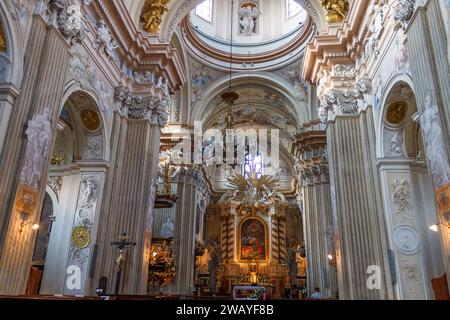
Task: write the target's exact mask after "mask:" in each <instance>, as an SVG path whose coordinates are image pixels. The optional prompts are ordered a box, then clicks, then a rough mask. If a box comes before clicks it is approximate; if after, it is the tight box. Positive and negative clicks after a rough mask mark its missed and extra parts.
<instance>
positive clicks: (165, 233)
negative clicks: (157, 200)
mask: <svg viewBox="0 0 450 320" xmlns="http://www.w3.org/2000/svg"><path fill="white" fill-rule="evenodd" d="M174 232H175V225H174V224H173V221H172V218H167V220H166V222H164V223H163V225H162V227H161V232H160V233H159V236H160V237H161V238H164V239H169V238H173V236H174Z"/></svg>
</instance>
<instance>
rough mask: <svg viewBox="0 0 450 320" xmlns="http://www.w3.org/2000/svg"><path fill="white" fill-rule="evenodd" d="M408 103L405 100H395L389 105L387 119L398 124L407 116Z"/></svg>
mask: <svg viewBox="0 0 450 320" xmlns="http://www.w3.org/2000/svg"><path fill="white" fill-rule="evenodd" d="M407 111H408V104H406V102H403V101H399V102H395V103H393V104H391V105H390V106H389V107H388V110H387V115H386V120H387V121H388V122H389V123H391V124H394V125H398V124H400V123H402V122H403V120H405V118H406V112H407Z"/></svg>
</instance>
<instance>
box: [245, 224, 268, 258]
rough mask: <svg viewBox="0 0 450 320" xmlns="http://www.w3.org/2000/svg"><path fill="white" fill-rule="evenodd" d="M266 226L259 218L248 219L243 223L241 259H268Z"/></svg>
mask: <svg viewBox="0 0 450 320" xmlns="http://www.w3.org/2000/svg"><path fill="white" fill-rule="evenodd" d="M266 250H267V248H266V228H265V225H264V222H262V221H260V220H259V219H254V218H252V219H247V220H245V221H244V222H243V223H242V225H241V248H240V251H241V252H240V254H241V260H245V261H254V260H256V261H262V260H266V256H267V255H266V253H267V252H266Z"/></svg>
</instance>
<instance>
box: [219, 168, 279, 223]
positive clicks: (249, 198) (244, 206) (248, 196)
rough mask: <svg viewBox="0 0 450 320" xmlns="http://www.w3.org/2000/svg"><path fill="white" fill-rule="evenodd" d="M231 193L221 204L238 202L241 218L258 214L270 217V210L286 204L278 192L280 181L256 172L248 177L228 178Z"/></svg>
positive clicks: (226, 195) (226, 194) (237, 211)
mask: <svg viewBox="0 0 450 320" xmlns="http://www.w3.org/2000/svg"><path fill="white" fill-rule="evenodd" d="M227 186H228V188H229V191H228V192H226V193H225V194H224V195H223V197H222V199H221V200H220V203H227V202H230V201H232V202H237V203H239V204H238V206H237V207H236V214H237V215H239V216H245V215H250V216H254V215H256V214H257V213H258V212H260V213H263V214H265V215H268V214H269V212H270V209H271V208H273V207H276V206H278V205H281V204H283V203H285V202H286V200H285V198H284V196H283V194H282V193H280V192H277V191H276V189H277V187H278V179H276V178H274V177H272V176H267V175H262V176H258V175H257V174H256V173H255V172H254V171H252V172H250V174H249V175H248V177H245V176H243V175H241V174H233V175H232V176H231V177H229V178H228V185H227Z"/></svg>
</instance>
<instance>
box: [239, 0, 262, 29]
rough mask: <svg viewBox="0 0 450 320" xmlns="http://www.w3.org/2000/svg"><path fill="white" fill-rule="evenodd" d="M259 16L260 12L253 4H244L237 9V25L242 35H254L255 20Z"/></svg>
mask: <svg viewBox="0 0 450 320" xmlns="http://www.w3.org/2000/svg"><path fill="white" fill-rule="evenodd" d="M259 15H260V11H259V9H258V8H257V7H256V5H255V4H244V5H243V6H242V7H241V9H239V24H240V26H241V34H242V35H244V36H251V35H253V34H254V33H256V19H257V18H258V17H259Z"/></svg>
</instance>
